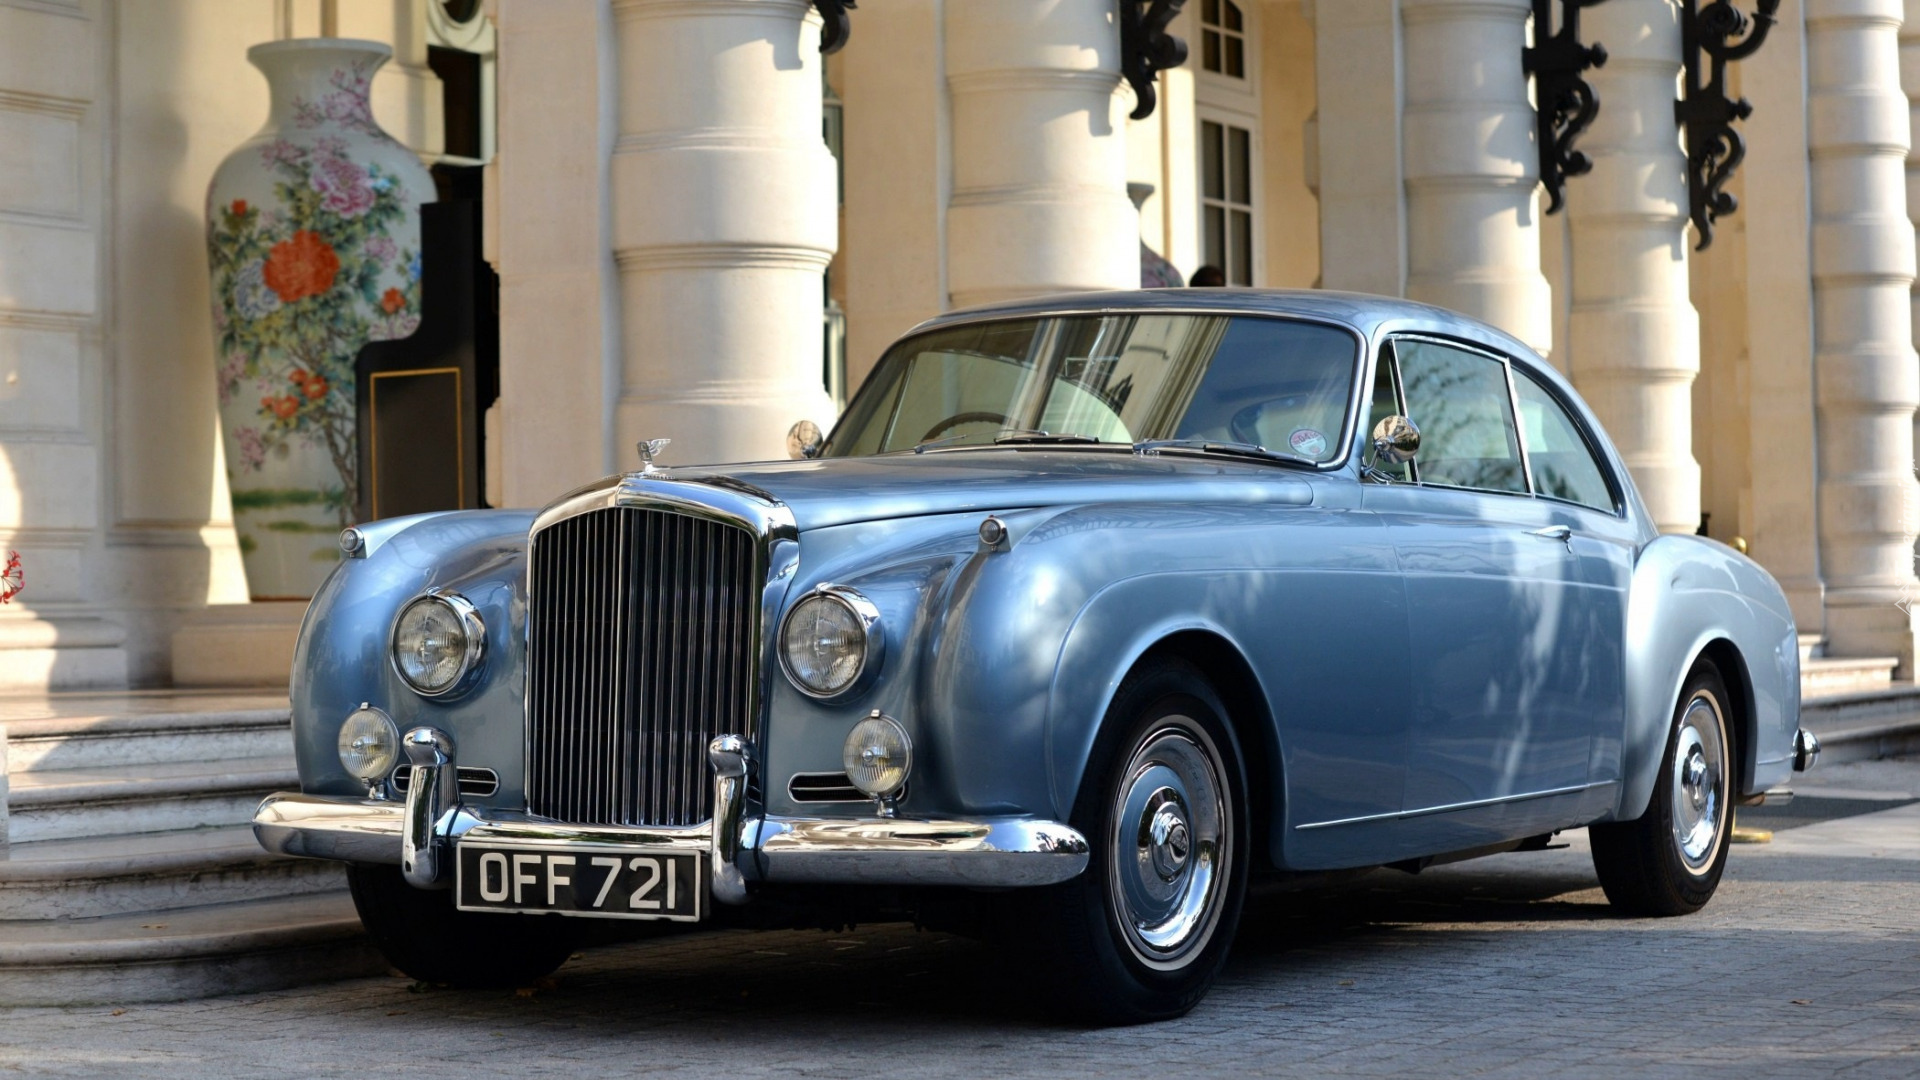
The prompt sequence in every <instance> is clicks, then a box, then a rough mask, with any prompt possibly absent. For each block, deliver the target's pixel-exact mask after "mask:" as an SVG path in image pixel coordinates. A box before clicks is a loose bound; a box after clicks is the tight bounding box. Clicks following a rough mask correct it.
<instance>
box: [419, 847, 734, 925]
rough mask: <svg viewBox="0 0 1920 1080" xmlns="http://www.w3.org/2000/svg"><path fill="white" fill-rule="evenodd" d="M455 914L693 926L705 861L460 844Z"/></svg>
mask: <svg viewBox="0 0 1920 1080" xmlns="http://www.w3.org/2000/svg"><path fill="white" fill-rule="evenodd" d="M456 850H457V851H458V855H459V857H458V858H457V859H456V860H455V863H456V865H457V867H458V869H457V871H456V874H455V878H454V903H455V906H456V907H458V908H460V909H461V910H462V911H523V912H551V913H555V914H560V915H581V916H587V917H590V918H600V919H665V920H668V921H672V922H698V921H700V916H701V914H702V912H703V910H704V905H703V904H702V902H701V900H702V898H703V897H704V896H705V895H706V892H707V889H706V877H705V870H706V860H705V858H704V857H703V856H702V855H701V853H699V852H695V851H669V850H663V849H661V848H645V847H615V846H609V845H593V846H584V845H579V844H560V843H534V842H528V843H516V844H494V843H461V844H459V845H458V846H457V849H456Z"/></svg>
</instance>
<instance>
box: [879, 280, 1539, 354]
mask: <svg viewBox="0 0 1920 1080" xmlns="http://www.w3.org/2000/svg"><path fill="white" fill-rule="evenodd" d="M1114 311H1164V312H1188V313H1191V312H1205V313H1217V314H1221V315H1290V316H1296V317H1299V318H1307V319H1321V320H1325V321H1329V322H1337V323H1342V324H1345V325H1346V326H1349V327H1351V328H1353V329H1354V330H1356V331H1358V332H1359V333H1360V334H1361V335H1362V336H1363V337H1365V338H1367V339H1368V340H1373V339H1374V338H1376V337H1377V336H1378V335H1379V333H1380V332H1381V331H1383V330H1423V331H1426V332H1428V333H1436V334H1443V335H1447V336H1450V337H1458V338H1461V339H1464V340H1466V341H1471V342H1477V343H1480V344H1482V345H1485V346H1489V347H1492V348H1495V349H1498V350H1499V351H1501V352H1504V353H1507V354H1508V355H1510V356H1518V357H1521V358H1523V359H1525V360H1527V361H1530V362H1531V363H1530V364H1529V366H1530V367H1534V368H1550V367H1551V365H1548V364H1547V363H1546V362H1545V361H1543V360H1542V359H1541V358H1540V356H1539V355H1538V354H1537V353H1535V352H1534V351H1533V350H1532V349H1531V348H1528V347H1527V345H1526V344H1525V343H1524V342H1522V341H1520V340H1519V339H1518V338H1515V337H1513V336H1512V335H1511V334H1508V333H1506V332H1505V331H1502V330H1500V329H1498V328H1496V327H1493V326H1490V325H1488V324H1486V323H1483V322H1481V321H1480V320H1478V319H1474V318H1470V317H1468V316H1466V315H1462V314H1460V313H1459V312H1457V311H1448V310H1447V309H1446V308H1440V307H1434V306H1433V305H1431V304H1422V303H1419V302H1418V301H1414V300H1402V299H1400V298H1398V297H1392V296H1375V295H1372V294H1370V293H1351V292H1334V291H1331V290H1326V289H1133V290H1115V291H1111V292H1082V293H1060V294H1056V295H1052V296H1036V297H1030V298H1026V299H1020V300H1007V301H1002V302H1000V303H995V304H984V305H981V306H979V307H971V308H963V309H961V310H958V311H949V312H947V313H945V314H943V315H937V316H935V317H934V318H931V319H928V320H927V321H926V322H923V323H921V324H920V325H919V326H916V327H914V329H913V332H914V333H918V332H920V331H922V330H932V329H936V328H938V327H941V326H949V325H953V324H956V323H965V322H973V321H975V320H979V319H994V318H1012V317H1018V316H1022V315H1027V316H1031V315H1067V314H1096V313H1104V312H1114Z"/></svg>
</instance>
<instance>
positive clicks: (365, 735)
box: [340, 705, 400, 780]
mask: <svg viewBox="0 0 1920 1080" xmlns="http://www.w3.org/2000/svg"><path fill="white" fill-rule="evenodd" d="M398 760H400V731H399V729H398V728H395V727H394V726H393V719H392V718H391V717H389V716H388V715H387V714H386V713H384V712H381V711H380V710H379V709H376V708H374V707H373V706H371V705H362V706H360V707H359V708H357V709H355V710H353V712H352V713H350V714H348V716H347V722H346V723H344V724H341V725H340V764H342V765H344V766H346V768H347V771H348V772H350V773H352V774H353V775H355V776H357V777H359V778H360V779H362V780H374V779H377V778H379V777H382V776H385V775H387V774H388V773H389V772H392V771H393V765H394V762H396V761H398Z"/></svg>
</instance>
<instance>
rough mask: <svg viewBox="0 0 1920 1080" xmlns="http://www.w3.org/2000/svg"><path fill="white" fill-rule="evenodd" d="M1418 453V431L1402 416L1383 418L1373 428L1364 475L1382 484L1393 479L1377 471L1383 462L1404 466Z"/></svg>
mask: <svg viewBox="0 0 1920 1080" xmlns="http://www.w3.org/2000/svg"><path fill="white" fill-rule="evenodd" d="M1418 453H1420V429H1419V428H1418V427H1416V426H1415V425H1414V422H1413V421H1411V420H1409V419H1407V418H1406V417H1404V416H1388V417H1383V418H1382V419H1381V420H1380V422H1379V423H1378V424H1375V425H1374V426H1373V452H1372V453H1371V454H1369V455H1368V456H1367V463H1366V474H1367V475H1368V476H1370V477H1372V478H1373V479H1375V480H1379V481H1382V482H1384V483H1391V482H1393V480H1394V478H1393V477H1392V476H1389V475H1387V474H1386V473H1384V472H1382V471H1381V470H1380V469H1379V467H1378V466H1379V464H1380V463H1381V462H1382V461H1384V462H1386V463H1387V464H1389V465H1405V464H1406V463H1407V462H1409V461H1412V460H1413V459H1414V456H1415V455H1416V454H1418Z"/></svg>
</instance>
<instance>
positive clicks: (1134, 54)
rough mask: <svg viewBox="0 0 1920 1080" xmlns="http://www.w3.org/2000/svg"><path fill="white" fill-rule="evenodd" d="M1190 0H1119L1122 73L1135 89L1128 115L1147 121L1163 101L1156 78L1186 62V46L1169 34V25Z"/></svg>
mask: <svg viewBox="0 0 1920 1080" xmlns="http://www.w3.org/2000/svg"><path fill="white" fill-rule="evenodd" d="M1186 2H1187V0H1120V73H1121V74H1123V75H1125V76H1126V77H1127V83H1128V84H1129V85H1131V86H1132V87H1133V96H1134V101H1135V102H1136V104H1135V105H1134V107H1133V112H1132V113H1131V114H1129V115H1131V116H1132V117H1133V119H1135V120H1145V119H1146V118H1147V117H1149V116H1152V115H1153V109H1154V106H1155V105H1157V104H1158V103H1159V101H1160V95H1159V93H1158V92H1157V91H1156V90H1155V89H1154V85H1153V83H1154V76H1156V75H1158V74H1159V73H1160V72H1161V71H1164V70H1165V69H1167V68H1174V67H1179V66H1180V65H1181V64H1184V63H1186V62H1187V43H1186V42H1184V41H1182V40H1180V39H1179V38H1177V37H1175V36H1173V35H1172V34H1169V33H1167V24H1168V23H1170V22H1172V21H1173V18H1174V16H1176V15H1178V14H1180V9H1181V8H1182V7H1184V6H1186Z"/></svg>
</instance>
